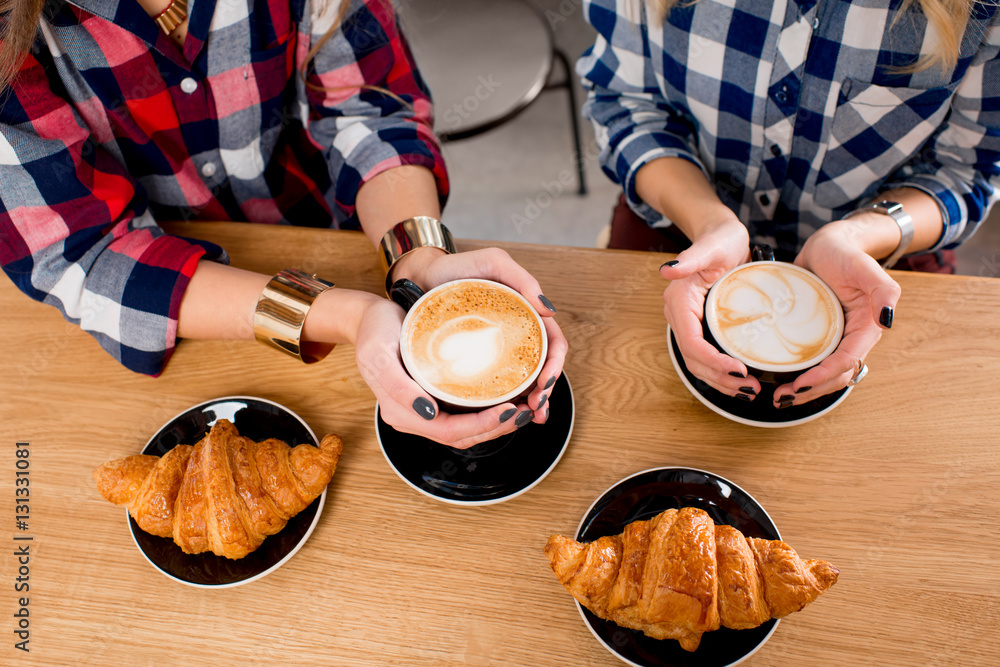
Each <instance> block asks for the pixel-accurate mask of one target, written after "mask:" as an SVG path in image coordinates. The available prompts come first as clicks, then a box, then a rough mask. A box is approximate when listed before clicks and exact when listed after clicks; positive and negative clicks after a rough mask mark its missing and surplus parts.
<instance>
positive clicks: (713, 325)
mask: <svg viewBox="0 0 1000 667" xmlns="http://www.w3.org/2000/svg"><path fill="white" fill-rule="evenodd" d="M753 257H754V260H755V261H752V262H750V263H748V264H742V265H740V266H737V267H736V268H734V269H732V270H730V271H729V272H727V273H726V274H725V275H723V276H722V277H721V278H719V280H717V281H716V282H715V284H714V285H712V287H711V289H710V290H709V292H708V295H707V297H706V298H705V317H704V320H703V322H704V332H705V339H706V340H707V341H708V342H709V343H712V344H713V345H714V346H715V347H716V348H717V349H719V350H720V351H721V352H723V353H724V354H728V355H729V356H731V357H733V358H734V359H737V360H739V361H741V362H743V363H744V364H745V365H746V367H747V370H748V371H749V372H750V374H751V375H753V376H754V377H756V378H757V379H758V380H759V381H760V382H761V383H768V384H774V385H778V384H783V383H785V382H791V381H792V380H794V379H795V377H796V376H798V375H800V374H801V373H803V372H805V371H806V370H808V369H810V368H812V367H813V366H816V365H818V364H819V363H820V362H822V361H823V360H824V359H826V358H827V357H828V356H830V354H832V353H833V351H834V350H836V349H837V346H838V345H839V344H840V340H841V338H843V336H844V309H843V306H842V305H841V303H840V300H839V299H838V298H837V295H836V294H834V292H833V290H832V289H830V287H829V285H827V284H826V283H825V282H823V281H822V280H821V279H820V278H819V277H818V276H817V275H816V274H814V273H812V272H810V271H807V270H806V269H803V268H802V267H800V266H796V265H795V264H789V263H787V262H777V261H774V254H773V253H772V252H770V248H769V247H767V246H755V247H754V252H753Z"/></svg>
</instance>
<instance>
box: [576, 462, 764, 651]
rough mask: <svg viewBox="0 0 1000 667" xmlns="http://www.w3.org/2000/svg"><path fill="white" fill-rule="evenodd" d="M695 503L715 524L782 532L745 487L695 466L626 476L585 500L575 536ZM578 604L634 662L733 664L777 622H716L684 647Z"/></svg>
mask: <svg viewBox="0 0 1000 667" xmlns="http://www.w3.org/2000/svg"><path fill="white" fill-rule="evenodd" d="M681 507H697V508H699V509H703V510H705V511H706V512H708V515H709V516H711V517H712V520H713V521H715V523H717V524H726V525H729V526H733V527H734V528H736V529H738V530H739V531H740V532H742V533H743V534H744V535H746V536H747V537H760V538H764V539H768V540H779V539H781V535H780V534H779V533H778V528H777V527H776V526H775V525H774V522H773V521H771V517H769V516H768V515H767V512H765V511H764V508H763V507H761V506H760V504H759V503H758V502H757V501H756V500H754V499H753V497H751V496H750V494H748V493H747V492H746V491H744V490H743V489H741V488H740V487H738V486H736V485H735V484H733V483H732V482H730V481H729V480H727V479H724V478H722V477H719V476H718V475H713V474H712V473H710V472H705V471H703V470H695V469H694V468H654V469H652V470H645V471H643V472H639V473H636V474H634V475H632V476H631V477H626V478H625V479H623V480H622V481H620V482H618V483H617V484H615V485H614V486H612V487H611V488H610V489H608V490H607V491H605V492H604V493H603V494H602V495H601V496H600V497H599V498H598V499H597V500H596V501H595V502H594V504H593V505H591V506H590V509H589V510H588V511H587V513H586V514H585V515H584V517H583V520H582V521H581V522H580V526H579V528H577V531H576V539H577V541H579V542H592V541H594V540H596V539H597V538H599V537H604V536H605V535H617V534H619V533H621V532H622V531H623V530H624V529H625V526H626V525H628V524H629V523H631V522H633V521H641V520H646V519H651V518H653V517H654V516H656V515H657V514H659V513H660V512H662V511H664V510H668V509H680V508H681ZM577 608H578V609H579V610H580V614H581V615H582V616H583V618H584V621H585V622H586V623H587V626H588V627H589V628H590V631H591V632H592V633H593V634H594V636H595V637H597V639H598V640H599V641H600V642H601V643H602V644H604V646H605V648H607V649H608V650H609V651H611V652H612V653H613V654H615V655H616V656H618V657H619V658H620V659H621V660H623V661H624V662H627V663H629V664H632V665H638V666H639V667H722V666H723V665H733V664H735V663H737V662H739V661H741V660H743V659H744V658H746V657H747V656H749V655H750V654H751V653H753V652H754V651H756V650H757V649H758V648H760V647H761V646H762V645H763V644H764V642H766V641H767V639H768V638H769V637H770V636H771V633H772V632H774V629H775V628H776V627H777V624H778V621H777V620H775V619H772V620H770V621H768V622H767V623H764V624H763V625H762V626H760V627H758V628H754V629H752V630H730V629H729V628H720V629H718V630H715V631H713V632H706V633H705V634H704V635H702V638H701V644H700V645H699V646H698V650H697V651H693V652H688V651H685V650H684V649H682V648H681V645H680V644H679V643H678V642H677V641H675V640H673V639H664V640H660V639H653V638H651V637H647V636H646V635H644V634H642V632H641V631H639V630H629V629H627V628H623V627H621V626H619V625H617V624H615V623H612V622H611V621H605V620H602V619H600V618H598V617H597V616H594V615H593V614H592V613H590V612H589V611H588V610H587V609H585V608H584V607H583V606H582V605H581V604H580V603H577Z"/></svg>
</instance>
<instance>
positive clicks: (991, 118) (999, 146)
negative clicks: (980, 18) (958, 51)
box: [887, 8, 1000, 251]
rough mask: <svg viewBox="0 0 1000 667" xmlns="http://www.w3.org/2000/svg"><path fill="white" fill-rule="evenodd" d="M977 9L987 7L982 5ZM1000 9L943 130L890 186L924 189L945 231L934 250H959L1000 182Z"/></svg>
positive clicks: (985, 210)
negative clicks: (932, 200)
mask: <svg viewBox="0 0 1000 667" xmlns="http://www.w3.org/2000/svg"><path fill="white" fill-rule="evenodd" d="M974 11H982V8H978V9H976V10H974ZM998 53H1000V12H998V13H997V14H996V15H995V16H994V17H993V20H992V22H991V25H990V26H989V27H988V28H987V30H986V33H985V35H984V38H983V42H982V46H981V47H980V49H979V51H978V52H977V54H976V55H975V57H974V59H973V62H972V63H971V65H970V66H969V69H968V70H967V72H966V74H965V76H964V77H963V79H962V82H961V83H960V84H959V86H958V88H957V89H956V92H955V94H954V96H953V97H952V102H951V113H950V114H949V116H948V120H947V122H946V123H945V124H944V125H943V127H942V128H941V130H940V131H939V132H937V133H936V134H935V136H934V137H933V138H932V139H931V140H930V141H929V142H928V143H927V145H926V146H925V147H924V150H922V151H921V152H920V154H919V155H918V157H917V159H916V160H914V161H912V162H910V163H909V164H908V165H907V166H906V167H904V168H903V169H902V170H900V172H899V173H898V174H896V175H895V176H894V177H893V178H892V179H891V180H890V182H889V183H887V185H889V186H895V187H900V186H906V187H912V188H917V189H919V190H923V191H924V192H926V193H927V194H929V195H930V196H931V197H933V198H934V199H935V200H936V201H937V203H938V207H939V208H940V210H941V215H942V218H943V219H944V229H943V231H942V234H941V237H940V238H939V239H938V241H937V243H936V244H935V245H934V246H933V247H932V248H930V250H929V251H933V250H939V249H941V248H954V247H956V246H958V245H960V244H961V243H963V242H964V241H966V240H967V239H968V238H969V237H970V236H972V234H973V233H974V232H975V231H976V229H977V228H978V227H979V225H981V224H982V222H983V220H984V219H985V218H986V215H987V214H988V213H989V210H990V207H991V206H992V205H993V203H994V202H996V200H997V198H998V192H997V186H998V185H1000V59H998Z"/></svg>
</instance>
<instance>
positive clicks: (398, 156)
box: [297, 0, 448, 226]
mask: <svg viewBox="0 0 1000 667" xmlns="http://www.w3.org/2000/svg"><path fill="white" fill-rule="evenodd" d="M326 5H327V8H326V9H325V11H322V12H319V13H316V12H314V13H312V14H310V11H311V10H310V9H309V7H307V8H306V11H305V16H304V18H303V21H302V23H301V24H300V30H303V31H304V32H305V33H306V35H308V36H309V38H308V39H302V40H300V44H299V47H298V53H297V63H298V66H299V67H300V69H301V68H302V67H303V66H306V65H307V63H306V59H307V55H308V52H309V50H310V49H311V48H312V45H314V44H318V43H319V40H320V39H322V38H323V36H324V35H325V34H326V33H327V31H328V30H330V28H331V27H332V28H333V32H332V34H331V35H330V37H329V38H328V39H327V40H326V41H325V42H324V43H323V45H322V46H321V47H320V49H319V50H318V52H317V53H316V55H315V58H314V59H313V61H312V62H311V63H309V64H308V69H307V71H308V72H309V74H308V76H307V78H306V80H305V81H304V82H300V83H299V90H300V98H301V100H302V106H303V113H304V115H305V116H306V117H305V119H304V120H305V124H306V127H307V128H308V132H309V136H310V138H311V140H312V141H313V142H314V143H315V144H316V146H317V147H318V148H320V150H322V151H323V152H324V154H325V155H326V157H327V164H328V166H329V169H330V177H331V179H332V181H333V183H334V185H335V188H334V197H335V200H336V201H335V202H333V203H334V204H335V206H334V207H333V208H334V211H335V215H336V218H337V223H338V224H339V225H341V226H343V225H344V224H347V225H349V226H356V225H357V218H356V215H355V201H356V197H357V193H358V190H359V189H360V188H361V186H362V185H363V184H364V183H366V182H368V181H369V180H371V179H372V178H374V177H375V176H377V175H378V174H380V173H382V172H384V171H387V170H389V169H392V168H394V167H399V166H402V165H419V166H423V167H427V168H428V169H430V170H431V171H432V172H433V174H434V177H435V180H436V182H437V189H438V195H439V197H440V198H441V201H442V204H443V203H444V200H445V199H446V198H447V195H448V175H447V171H446V170H445V165H444V159H443V158H442V156H441V150H440V146H439V144H438V140H437V138H436V136H435V135H434V131H433V110H432V105H431V97H430V93H429V91H428V89H427V86H426V84H425V83H424V81H423V80H422V79H421V77H420V73H419V72H418V70H417V68H416V64H415V63H414V60H413V56H412V54H411V53H410V50H409V47H408V46H407V43H406V41H405V39H404V37H403V34H402V32H401V30H400V28H399V23H398V20H397V16H396V14H395V12H394V10H393V8H392V5H391V3H389V2H382V1H380V0H351V2H350V6H349V8H348V9H347V11H346V13H345V16H344V18H343V20H341V21H339V22H337V21H336V19H337V6H338V3H326Z"/></svg>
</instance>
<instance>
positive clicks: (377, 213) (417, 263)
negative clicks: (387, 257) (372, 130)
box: [357, 165, 444, 278]
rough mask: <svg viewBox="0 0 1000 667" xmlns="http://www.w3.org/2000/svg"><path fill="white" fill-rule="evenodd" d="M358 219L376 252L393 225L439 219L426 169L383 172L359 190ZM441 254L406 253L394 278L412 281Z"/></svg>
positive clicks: (431, 179) (434, 188)
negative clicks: (420, 219) (421, 219)
mask: <svg viewBox="0 0 1000 667" xmlns="http://www.w3.org/2000/svg"><path fill="white" fill-rule="evenodd" d="M357 207H358V211H357V212H358V219H359V220H360V221H361V227H362V229H364V232H365V235H366V236H367V237H368V240H369V241H371V242H372V245H373V246H375V247H376V248H377V247H378V245H379V242H380V241H381V240H382V237H383V236H385V233H386V232H387V231H389V230H390V229H392V228H393V226H394V225H395V224H396V223H399V222H402V221H403V220H407V219H409V218H413V217H416V216H424V215H425V216H429V217H431V218H435V219H439V218H440V217H441V204H440V201H439V200H438V192H437V182H436V181H435V180H434V174H433V173H432V172H431V170H430V169H427V168H426V167H418V166H414V165H404V166H402V167H396V168H394V169H389V170H388V171H383V172H382V173H381V174H379V175H378V176H376V177H375V178H373V179H371V180H370V181H368V182H367V183H365V184H364V185H362V186H361V189H360V190H358V197H357ZM443 254H444V251H443V250H440V249H438V248H419V249H417V250H415V251H413V252H410V253H408V254H407V255H406V256H405V257H403V258H402V259H400V260H399V261H398V262H396V265H395V266H394V267H393V277H394V278H412V277H413V276H415V275H418V273H419V271H420V269H421V268H422V267H423V266H424V265H425V264H427V263H428V262H430V261H431V260H433V259H434V258H436V257H439V256H440V255H443Z"/></svg>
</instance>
